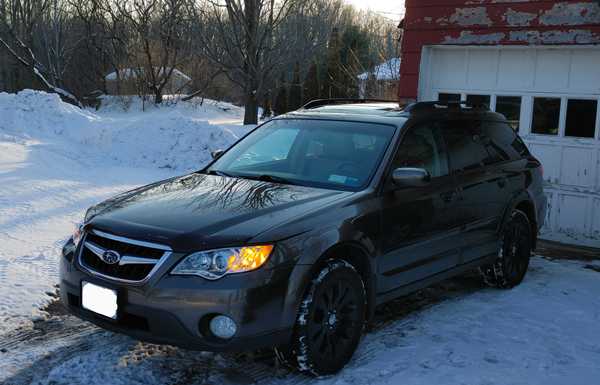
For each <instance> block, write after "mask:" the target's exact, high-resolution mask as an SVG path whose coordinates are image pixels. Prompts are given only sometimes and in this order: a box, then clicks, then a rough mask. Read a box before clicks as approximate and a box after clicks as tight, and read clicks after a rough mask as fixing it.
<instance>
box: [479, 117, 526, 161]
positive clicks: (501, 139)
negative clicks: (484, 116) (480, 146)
mask: <svg viewBox="0 0 600 385" xmlns="http://www.w3.org/2000/svg"><path fill="white" fill-rule="evenodd" d="M482 129H483V136H484V141H485V142H486V144H487V146H486V148H487V149H488V151H490V153H498V154H499V155H500V157H501V158H502V160H509V159H519V158H521V157H522V156H525V155H527V153H528V151H527V147H525V144H524V143H523V141H522V140H521V139H520V138H519V137H518V136H517V134H516V133H515V132H514V131H513V130H512V128H511V127H510V126H509V125H508V123H505V122H500V121H484V122H483V124H482Z"/></svg>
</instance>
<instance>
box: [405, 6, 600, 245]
mask: <svg viewBox="0 0 600 385" xmlns="http://www.w3.org/2000/svg"><path fill="white" fill-rule="evenodd" d="M401 26H402V27H403V28H404V34H403V39H402V67H401V69H400V83H399V87H398V97H399V99H400V100H401V102H405V103H406V102H410V101H415V100H419V101H424V100H438V99H441V100H455V101H456V100H463V101H467V102H471V103H476V104H477V103H484V104H487V105H489V106H490V108H491V109H492V110H494V111H497V112H500V113H502V114H504V115H505V116H506V117H507V118H508V119H509V120H510V124H511V125H512V127H513V128H514V129H515V130H516V131H517V132H519V134H520V135H521V137H522V138H523V139H524V140H525V142H526V143H527V144H528V146H529V148H530V149H531V151H532V152H533V153H534V155H535V156H537V157H538V158H539V159H540V160H541V161H542V164H543V166H544V177H545V181H546V192H547V195H548V198H549V201H548V210H547V213H548V214H547V215H548V216H547V218H546V225H545V227H544V228H543V229H542V235H541V236H542V238H545V239H549V240H555V241H559V242H564V243H570V244H579V245H585V246H592V247H600V114H599V112H598V109H599V106H598V103H599V101H600V3H599V2H598V1H589V0H588V1H585V0H583V1H581V0H580V1H577V0H572V1H570V0H566V1H549V0H540V1H524V0H481V1H479V0H478V1H470V0H406V15H405V18H404V21H403V22H402V24H401Z"/></svg>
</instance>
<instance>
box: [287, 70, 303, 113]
mask: <svg viewBox="0 0 600 385" xmlns="http://www.w3.org/2000/svg"><path fill="white" fill-rule="evenodd" d="M300 107H302V85H301V84H300V63H298V62H296V65H294V78H293V80H292V85H291V86H290V95H289V100H288V111H295V110H297V109H299V108H300Z"/></svg>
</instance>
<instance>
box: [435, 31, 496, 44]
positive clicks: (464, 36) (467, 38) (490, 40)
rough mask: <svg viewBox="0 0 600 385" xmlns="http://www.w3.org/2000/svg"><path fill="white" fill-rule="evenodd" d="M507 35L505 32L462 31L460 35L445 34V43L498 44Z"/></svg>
mask: <svg viewBox="0 0 600 385" xmlns="http://www.w3.org/2000/svg"><path fill="white" fill-rule="evenodd" d="M505 37H506V34H505V33H502V32H498V33H488V34H475V33H473V32H472V31H462V32H461V33H460V36H458V37H452V36H445V37H444V41H443V44H498V43H500V41H502V39H504V38H505Z"/></svg>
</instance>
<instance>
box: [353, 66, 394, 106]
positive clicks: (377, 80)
mask: <svg viewBox="0 0 600 385" xmlns="http://www.w3.org/2000/svg"><path fill="white" fill-rule="evenodd" d="M399 80H400V59H399V58H394V59H391V60H388V61H386V62H385V63H382V64H379V65H378V66H375V67H374V68H373V69H372V70H371V71H367V72H365V73H362V74H360V75H358V94H359V97H361V98H378V99H389V100H395V99H396V98H397V97H398V81H399Z"/></svg>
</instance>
